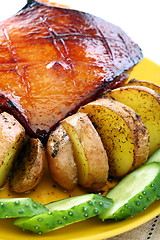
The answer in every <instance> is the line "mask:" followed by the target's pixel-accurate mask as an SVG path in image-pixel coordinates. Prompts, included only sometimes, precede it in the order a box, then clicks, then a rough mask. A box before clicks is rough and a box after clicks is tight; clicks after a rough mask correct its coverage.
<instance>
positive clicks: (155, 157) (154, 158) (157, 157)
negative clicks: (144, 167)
mask: <svg viewBox="0 0 160 240" xmlns="http://www.w3.org/2000/svg"><path fill="white" fill-rule="evenodd" d="M151 162H160V148H158V149H157V150H156V151H155V152H154V153H153V154H152V155H151V156H150V157H149V158H148V160H147V162H146V163H151Z"/></svg>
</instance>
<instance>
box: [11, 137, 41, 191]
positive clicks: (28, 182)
mask: <svg viewBox="0 0 160 240" xmlns="http://www.w3.org/2000/svg"><path fill="white" fill-rule="evenodd" d="M45 161H46V151H45V149H44V147H43V145H42V143H41V141H40V140H39V139H38V138H37V139H35V138H29V139H28V142H27V143H26V145H25V146H24V148H23V149H22V151H21V152H20V155H19V156H18V159H17V161H16V162H15V164H14V166H13V169H12V174H11V177H10V189H11V190H12V191H14V192H17V193H22V192H26V191H29V190H31V189H33V188H34V187H35V186H37V185H38V183H39V182H40V180H41V178H42V176H43V173H44V169H45Z"/></svg>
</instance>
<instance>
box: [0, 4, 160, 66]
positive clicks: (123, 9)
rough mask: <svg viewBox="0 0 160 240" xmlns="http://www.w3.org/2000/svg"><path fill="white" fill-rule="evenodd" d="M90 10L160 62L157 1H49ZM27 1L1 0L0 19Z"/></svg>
mask: <svg viewBox="0 0 160 240" xmlns="http://www.w3.org/2000/svg"><path fill="white" fill-rule="evenodd" d="M51 1H52V2H58V3H62V4H66V5H69V6H71V7H72V8H76V9H80V10H83V11H86V12H90V13H93V14H94V15H97V16H99V17H102V18H103V19H105V20H107V21H109V22H112V23H114V24H116V25H118V26H120V27H121V28H122V29H123V30H124V31H125V32H126V33H127V34H128V35H129V36H130V37H131V38H132V39H133V40H134V41H135V42H137V43H138V44H139V46H140V47H141V48H142V50H143V54H144V56H145V57H147V58H149V59H151V60H152V61H154V62H156V63H158V64H160V0H57V1H56V0H51ZM26 2H27V0H5V1H3V0H0V21H1V20H3V19H5V18H8V17H10V16H12V15H13V14H14V13H16V12H17V11H18V10H20V9H21V8H22V7H23V6H24V5H25V4H26Z"/></svg>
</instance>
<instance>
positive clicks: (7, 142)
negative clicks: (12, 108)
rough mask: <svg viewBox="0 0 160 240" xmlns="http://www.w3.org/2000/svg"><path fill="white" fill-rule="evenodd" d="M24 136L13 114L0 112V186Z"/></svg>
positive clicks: (23, 130)
mask: <svg viewBox="0 0 160 240" xmlns="http://www.w3.org/2000/svg"><path fill="white" fill-rule="evenodd" d="M25 136H26V133H25V129H24V128H23V127H22V125H21V124H20V123H19V122H18V121H17V120H16V119H15V118H14V117H13V116H11V115H10V114H8V113H6V112H2V113H0V139H1V141H0V149H1V151H0V186H2V185H3V184H4V183H5V181H6V179H7V177H8V175H9V173H10V170H11V168H12V165H13V162H14V160H15V159H16V158H17V155H18V153H19V151H20V149H21V148H22V146H23V142H24V139H25Z"/></svg>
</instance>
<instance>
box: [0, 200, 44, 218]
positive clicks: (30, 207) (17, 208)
mask: <svg viewBox="0 0 160 240" xmlns="http://www.w3.org/2000/svg"><path fill="white" fill-rule="evenodd" d="M43 212H48V209H47V208H46V207H45V206H43V205H42V204H40V203H38V202H35V201H34V200H32V199H31V198H0V218H17V217H32V216H34V215H36V214H39V213H43Z"/></svg>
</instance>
